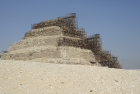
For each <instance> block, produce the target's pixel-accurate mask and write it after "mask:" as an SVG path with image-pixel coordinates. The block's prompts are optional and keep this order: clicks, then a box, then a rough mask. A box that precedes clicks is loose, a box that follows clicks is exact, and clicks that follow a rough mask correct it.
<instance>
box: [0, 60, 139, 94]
mask: <svg viewBox="0 0 140 94" xmlns="http://www.w3.org/2000/svg"><path fill="white" fill-rule="evenodd" d="M0 94H140V71H139V70H124V69H114V68H107V67H98V66H90V65H71V64H51V63H49V62H48V63H41V62H29V61H12V60H0Z"/></svg>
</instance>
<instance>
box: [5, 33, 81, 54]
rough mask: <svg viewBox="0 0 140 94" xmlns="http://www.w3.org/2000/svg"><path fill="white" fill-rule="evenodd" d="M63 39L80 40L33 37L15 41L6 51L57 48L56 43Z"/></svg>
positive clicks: (57, 37)
mask: <svg viewBox="0 0 140 94" xmlns="http://www.w3.org/2000/svg"><path fill="white" fill-rule="evenodd" d="M62 37H63V38H65V39H74V40H80V38H73V37H67V36H60V35H58V36H53V37H52V36H43V37H42V36H40V37H35V38H29V39H24V40H20V41H17V42H15V43H13V44H11V45H10V46H9V47H8V49H7V51H8V52H10V51H13V50H18V49H23V48H28V47H34V46H48V45H51V46H58V42H59V39H60V38H62Z"/></svg>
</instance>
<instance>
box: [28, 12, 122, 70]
mask: <svg viewBox="0 0 140 94" xmlns="http://www.w3.org/2000/svg"><path fill="white" fill-rule="evenodd" d="M77 23H78V21H77V18H76V13H70V14H67V15H66V16H63V17H58V18H56V19H51V20H45V21H42V22H40V23H36V24H33V25H32V26H31V28H32V29H37V28H43V27H48V26H59V27H60V28H62V29H63V34H64V36H69V37H76V38H75V39H74V38H66V37H61V38H60V39H59V41H58V45H59V46H72V47H79V48H82V49H89V50H91V51H92V52H93V54H94V55H95V59H96V62H99V63H100V64H101V65H102V66H108V67H109V68H118V69H120V68H121V65H120V64H119V62H118V60H117V57H113V56H112V55H111V54H110V53H109V51H103V50H102V43H101V38H100V34H94V35H92V36H90V37H86V32H85V29H84V28H78V24H77ZM78 38H79V39H78Z"/></svg>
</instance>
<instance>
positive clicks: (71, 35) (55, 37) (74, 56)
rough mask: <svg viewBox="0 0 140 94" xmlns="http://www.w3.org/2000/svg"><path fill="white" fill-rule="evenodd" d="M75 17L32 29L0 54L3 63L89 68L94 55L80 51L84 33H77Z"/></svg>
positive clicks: (36, 25) (80, 30) (72, 15)
mask: <svg viewBox="0 0 140 94" xmlns="http://www.w3.org/2000/svg"><path fill="white" fill-rule="evenodd" d="M76 25H77V24H76V15H75V13H71V14H69V15H67V16H64V17H58V18H56V19H51V20H45V21H42V22H40V23H37V24H33V25H32V26H31V28H32V29H31V30H29V31H28V32H26V33H25V35H24V37H23V38H22V39H21V40H20V41H17V42H15V43H13V44H11V45H10V46H9V47H8V49H7V50H6V51H7V53H4V54H2V57H1V58H2V60H24V61H35V62H50V63H66V64H87V65H88V64H91V63H90V62H96V60H95V55H94V53H93V52H92V51H91V50H89V49H84V48H83V45H84V43H83V41H84V39H85V35H86V34H85V31H84V30H83V29H77V26H76Z"/></svg>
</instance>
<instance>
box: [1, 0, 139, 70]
mask: <svg viewBox="0 0 140 94" xmlns="http://www.w3.org/2000/svg"><path fill="white" fill-rule="evenodd" d="M68 13H76V16H77V17H78V27H79V28H85V31H86V32H87V35H88V36H89V35H93V34H96V33H98V34H100V37H101V39H102V48H103V49H104V50H108V51H110V52H111V54H113V55H114V56H117V57H118V61H119V62H120V64H121V65H122V68H123V69H140V42H139V41H140V0H0V52H1V51H2V50H6V49H7V48H8V47H9V45H10V44H12V43H14V42H16V41H19V40H21V38H22V37H23V36H24V34H25V33H26V32H27V31H29V30H30V29H31V23H37V22H40V21H42V20H48V19H53V18H57V17H59V16H65V15H66V14H68Z"/></svg>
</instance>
